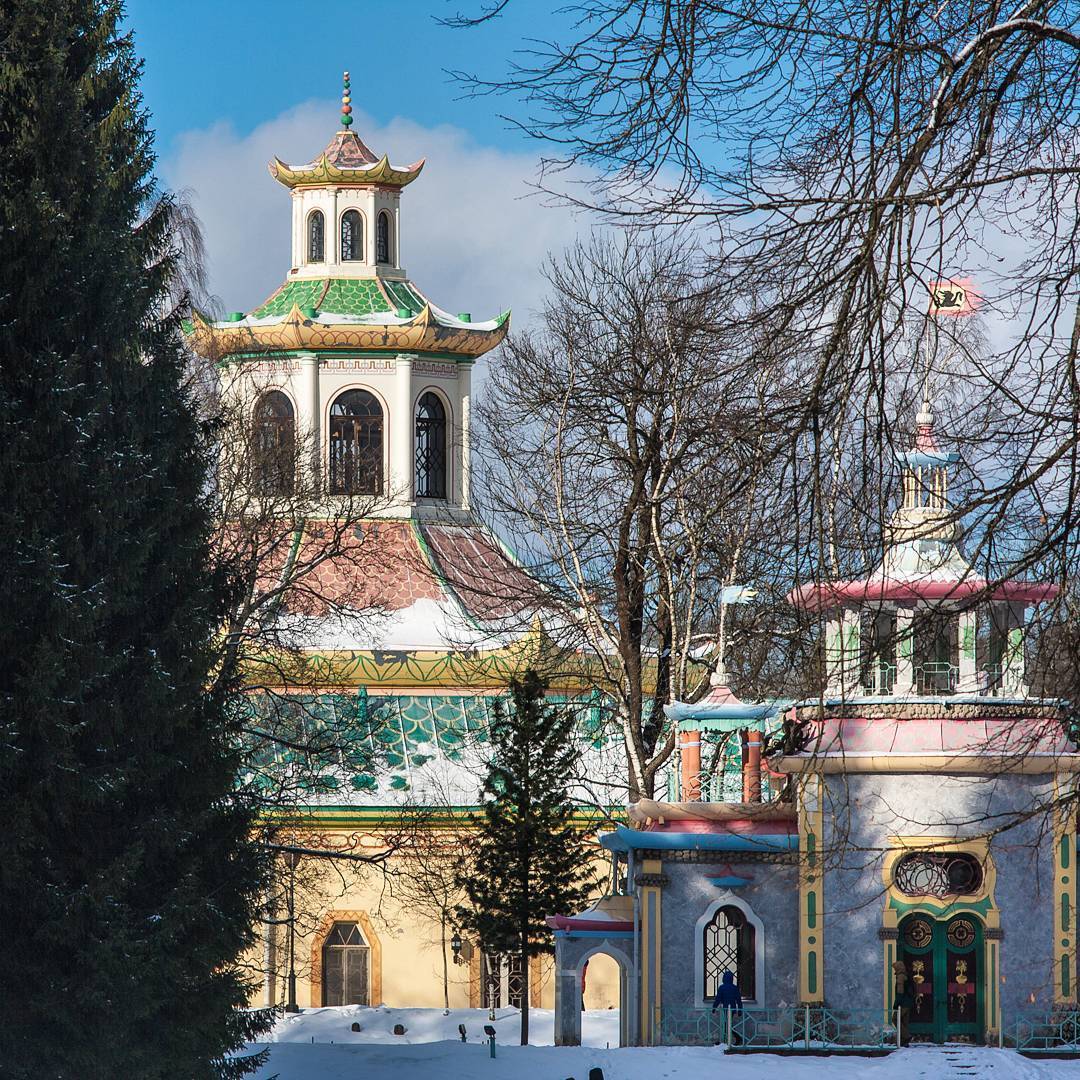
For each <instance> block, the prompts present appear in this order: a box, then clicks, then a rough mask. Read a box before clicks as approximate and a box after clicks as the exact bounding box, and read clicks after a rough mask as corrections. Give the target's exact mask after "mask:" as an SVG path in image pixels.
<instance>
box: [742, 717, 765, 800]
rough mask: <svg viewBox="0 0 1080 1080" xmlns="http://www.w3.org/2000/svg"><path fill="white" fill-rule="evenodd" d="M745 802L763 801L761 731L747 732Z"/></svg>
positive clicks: (744, 781) (744, 759)
mask: <svg viewBox="0 0 1080 1080" xmlns="http://www.w3.org/2000/svg"><path fill="white" fill-rule="evenodd" d="M742 797H743V802H748V803H749V802H761V732H760V731H747V732H746V756H745V757H744V758H743V778H742Z"/></svg>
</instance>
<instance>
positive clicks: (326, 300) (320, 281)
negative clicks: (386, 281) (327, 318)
mask: <svg viewBox="0 0 1080 1080" xmlns="http://www.w3.org/2000/svg"><path fill="white" fill-rule="evenodd" d="M413 295H414V294H413V293H412V292H411V290H407V289H406V290H403V295H402V298H401V304H400V305H399V306H401V307H409V309H410V311H411V312H412V314H414V315H415V314H417V313H418V312H419V311H420V310H421V308H422V307H423V304H419V305H417V304H416V301H415V299H414V300H412V301H409V302H408V303H407V302H406V299H405V297H406V296H413ZM395 299H396V295H395ZM293 304H296V306H297V307H299V308H300V309H303V308H306V307H311V308H315V310H316V311H326V312H329V313H331V314H334V315H371V314H373V313H375V312H377V311H390V310H391V309H390V308H389V307H388V306H387V303H386V297H385V296H383V293H382V290H381V289H380V288H379V283H378V282H377V281H376V280H375V279H374V278H306V279H305V280H303V281H289V282H286V283H285V284H284V285H282V287H281V288H280V289H278V291H277V292H276V293H274V295H273V296H271V297H270V299H269V300H267V301H266V303H264V304H263V305H262V306H261V307H257V308H256V309H255V310H254V311H252V312H251V317H252V318H253V319H262V318H265V317H266V316H267V315H278V316H282V315H288V313H289V312H290V311H292V307H293Z"/></svg>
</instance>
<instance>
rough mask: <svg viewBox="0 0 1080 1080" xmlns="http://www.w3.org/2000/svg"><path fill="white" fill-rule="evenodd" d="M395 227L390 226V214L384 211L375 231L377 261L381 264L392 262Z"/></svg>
mask: <svg viewBox="0 0 1080 1080" xmlns="http://www.w3.org/2000/svg"><path fill="white" fill-rule="evenodd" d="M392 231H393V226H392V225H391V224H390V214H389V213H388V212H387V211H386V210H384V211H383V212H382V213H381V214H380V215H379V222H378V225H377V226H376V229H375V261H376V262H380V263H388V262H390V261H391V260H390V251H391V248H392V247H393V239H394V238H393V236H391V232H392Z"/></svg>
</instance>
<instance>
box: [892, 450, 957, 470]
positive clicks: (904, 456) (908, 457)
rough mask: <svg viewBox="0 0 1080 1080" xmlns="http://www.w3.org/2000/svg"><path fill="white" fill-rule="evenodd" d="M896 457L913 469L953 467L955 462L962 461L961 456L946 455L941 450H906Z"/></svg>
mask: <svg viewBox="0 0 1080 1080" xmlns="http://www.w3.org/2000/svg"><path fill="white" fill-rule="evenodd" d="M896 456H897V457H898V458H899V459H900V460H901V461H902V462H904V463H905V464H906V465H909V466H911V468H917V467H918V466H920V465H922V466H926V465H929V466H930V467H931V468H936V467H937V466H940V465H951V464H952V463H953V462H954V461H959V460H960V455H959V454H946V453H944V452H943V451H941V450H934V451H926V450H905V451H903V452H902V453H899V454H897V455H896Z"/></svg>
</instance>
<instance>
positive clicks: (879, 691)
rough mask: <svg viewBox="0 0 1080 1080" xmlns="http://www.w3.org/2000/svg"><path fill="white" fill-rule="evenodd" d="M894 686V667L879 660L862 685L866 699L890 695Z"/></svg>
mask: <svg viewBox="0 0 1080 1080" xmlns="http://www.w3.org/2000/svg"><path fill="white" fill-rule="evenodd" d="M895 686H896V665H895V664H889V663H887V662H886V661H884V660H879V661H878V662H877V663H876V664H874V665H873V666H872V667H871V668H870V670H869V671H868V672H866V677H865V680H864V682H863V684H862V692H863V694H865V695H866V696H867V697H883V696H885V695H887V694H892V693H893V690H894V687H895Z"/></svg>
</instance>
